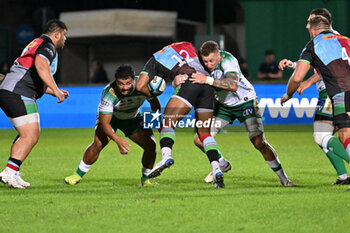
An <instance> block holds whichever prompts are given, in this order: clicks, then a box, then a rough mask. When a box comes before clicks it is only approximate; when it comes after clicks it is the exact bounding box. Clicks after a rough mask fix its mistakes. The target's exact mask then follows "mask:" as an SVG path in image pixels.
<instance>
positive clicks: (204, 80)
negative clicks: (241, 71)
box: [190, 73, 239, 91]
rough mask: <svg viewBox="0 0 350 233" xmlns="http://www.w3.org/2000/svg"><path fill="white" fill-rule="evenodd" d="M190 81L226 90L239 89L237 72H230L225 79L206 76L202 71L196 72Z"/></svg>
mask: <svg viewBox="0 0 350 233" xmlns="http://www.w3.org/2000/svg"><path fill="white" fill-rule="evenodd" d="M190 81H192V83H199V84H209V85H211V86H214V87H217V88H220V89H223V90H226V91H237V88H238V82H239V78H238V75H237V74H235V73H228V74H226V75H225V78H223V79H217V78H213V77H210V76H205V75H204V74H202V73H194V74H192V75H191V78H190Z"/></svg>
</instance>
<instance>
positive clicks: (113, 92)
mask: <svg viewBox="0 0 350 233" xmlns="http://www.w3.org/2000/svg"><path fill="white" fill-rule="evenodd" d="M109 93H111V94H112V95H113V96H114V97H117V94H116V93H115V91H114V89H113V88H111V89H109Z"/></svg>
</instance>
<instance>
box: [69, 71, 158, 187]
mask: <svg viewBox="0 0 350 233" xmlns="http://www.w3.org/2000/svg"><path fill="white" fill-rule="evenodd" d="M115 78H116V80H115V81H114V82H112V83H110V84H108V85H107V86H106V87H105V88H104V90H103V94H102V98H101V101H100V104H99V106H98V116H97V120H96V127H95V137H94V141H93V142H92V144H90V145H89V146H88V148H87V149H86V151H85V153H84V156H83V158H82V160H81V162H80V164H79V166H78V168H77V170H76V172H74V174H73V175H71V176H68V177H66V178H65V182H66V183H67V184H70V185H75V184H77V183H79V182H80V181H81V180H82V178H83V176H84V175H85V174H86V173H87V172H88V171H89V169H90V167H91V165H92V164H93V163H95V162H96V160H97V159H98V157H99V155H100V152H101V151H102V149H103V148H104V147H105V146H106V145H107V144H108V142H109V141H110V140H112V141H114V142H115V143H116V144H117V146H118V148H119V151H120V153H121V154H127V153H128V152H129V146H130V144H129V142H128V141H127V140H125V139H123V138H121V137H119V136H118V135H117V134H116V131H117V129H120V130H121V131H122V132H123V133H124V134H125V136H126V137H128V138H129V139H131V140H132V141H134V142H135V143H136V144H137V145H139V146H140V147H141V148H142V149H143V150H144V152H143V156H142V177H141V184H142V185H144V184H152V183H153V182H152V180H150V179H149V178H148V176H147V174H148V173H149V172H150V171H151V169H152V168H153V165H154V161H155V158H156V142H155V140H154V136H153V132H152V130H151V129H143V127H142V115H141V113H140V110H139V108H140V106H141V105H142V104H143V102H144V101H145V100H146V98H147V100H148V101H149V102H150V104H151V109H152V111H157V110H159V111H160V103H159V100H158V98H157V97H156V96H154V97H146V96H145V95H143V94H141V93H140V92H138V91H136V89H135V84H136V81H137V79H138V77H136V78H135V74H134V71H133V69H132V67H131V66H129V65H122V66H120V67H119V68H118V69H117V70H116V73H115Z"/></svg>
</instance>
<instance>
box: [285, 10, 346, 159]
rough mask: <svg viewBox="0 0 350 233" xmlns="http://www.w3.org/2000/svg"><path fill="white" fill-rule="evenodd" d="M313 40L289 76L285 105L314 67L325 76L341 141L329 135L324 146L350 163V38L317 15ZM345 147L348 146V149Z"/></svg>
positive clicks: (311, 36) (312, 27) (323, 141)
mask: <svg viewBox="0 0 350 233" xmlns="http://www.w3.org/2000/svg"><path fill="white" fill-rule="evenodd" d="M309 24H310V29H309V34H310V38H311V40H310V41H309V42H308V43H307V44H306V46H305V47H304V49H303V50H302V52H301V55H300V58H299V60H298V62H297V63H296V68H295V71H294V73H293V74H292V76H291V77H290V79H289V82H288V86H287V91H286V94H284V95H283V96H282V97H281V104H282V105H283V104H284V103H285V102H286V101H288V100H289V99H291V98H292V96H293V94H294V93H295V92H296V91H297V89H298V88H299V86H300V83H301V82H302V81H303V78H304V77H305V75H306V74H307V72H308V71H309V69H310V68H311V67H313V68H315V69H316V71H317V73H318V74H320V75H322V79H323V81H324V83H325V85H326V90H327V94H328V96H329V98H330V99H331V102H332V105H333V110H334V111H333V123H334V125H335V126H336V127H337V128H338V129H339V131H338V137H339V140H338V139H337V138H336V137H334V136H332V135H329V136H328V137H326V138H323V140H322V145H324V146H326V147H327V149H328V150H330V151H333V153H334V154H335V155H336V156H338V157H339V158H341V159H343V160H345V161H346V162H347V163H350V156H349V152H350V145H349V144H350V117H349V114H350V110H349V109H350V108H349V107H350V79H349V78H348V77H349V76H350V58H349V57H348V54H349V53H350V39H349V38H347V37H345V36H342V35H340V34H337V33H334V32H333V31H332V30H331V24H330V22H329V20H328V19H327V18H325V17H323V16H320V15H317V16H315V17H313V18H311V19H310V22H309ZM344 148H345V149H344Z"/></svg>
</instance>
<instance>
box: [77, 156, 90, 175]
mask: <svg viewBox="0 0 350 233" xmlns="http://www.w3.org/2000/svg"><path fill="white" fill-rule="evenodd" d="M90 167H91V165H89V164H86V163H84V161H83V160H81V161H80V164H79V167H78V169H77V171H76V173H77V174H78V175H79V176H80V177H81V178H83V176H84V175H85V174H86V173H87V172H88V171H89V169H90Z"/></svg>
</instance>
